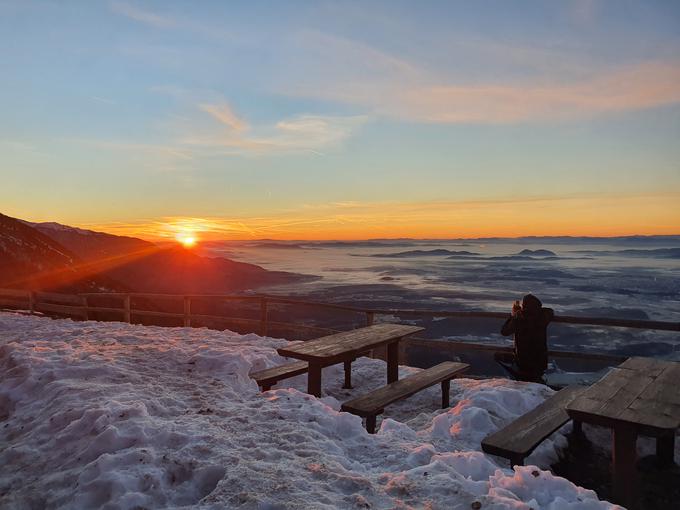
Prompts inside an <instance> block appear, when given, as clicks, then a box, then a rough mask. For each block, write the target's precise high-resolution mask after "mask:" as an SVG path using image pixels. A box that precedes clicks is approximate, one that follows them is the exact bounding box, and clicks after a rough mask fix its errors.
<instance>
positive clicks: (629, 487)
mask: <svg viewBox="0 0 680 510" xmlns="http://www.w3.org/2000/svg"><path fill="white" fill-rule="evenodd" d="M612 438H613V445H612V457H613V458H612V460H613V462H612V463H613V473H612V478H613V480H612V482H613V488H614V491H613V492H614V499H615V500H616V502H617V503H619V504H621V505H623V506H625V507H626V508H628V509H630V510H632V509H634V508H636V507H637V491H636V490H635V489H636V487H637V480H636V477H637V475H636V472H635V470H636V466H635V463H636V458H637V431H636V430H635V427H632V426H630V425H627V424H620V425H617V426H615V427H614V430H613V433H612Z"/></svg>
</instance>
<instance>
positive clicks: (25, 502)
mask: <svg viewBox="0 0 680 510" xmlns="http://www.w3.org/2000/svg"><path fill="white" fill-rule="evenodd" d="M285 343H286V341H285V340H278V339H271V338H261V337H258V336H256V335H245V336H241V335H237V334H234V333H230V332H218V331H211V330H207V329H189V328H160V327H144V326H131V325H128V324H123V323H112V322H109V323H97V322H72V321H70V320H59V321H55V320H50V319H45V318H36V317H27V316H21V315H16V314H9V313H0V507H2V508H11V509H13V508H16V509H34V508H69V509H71V508H106V509H118V508H125V509H142V508H149V509H150V508H178V507H189V508H191V507H200V508H235V507H242V508H254V509H272V510H273V509H284V508H308V509H316V508H328V509H333V508H371V509H383V508H384V509H392V508H447V509H458V508H460V509H470V508H472V509H478V508H481V509H501V508H517V509H527V510H528V509H529V508H533V509H535V510H538V509H551V510H556V509H567V508H574V509H576V508H578V509H595V508H598V509H599V508H612V507H613V505H610V504H609V503H606V502H602V501H598V499H597V497H596V495H595V493H593V492H592V491H588V490H585V489H582V488H579V487H577V486H575V485H573V484H572V483H571V482H569V481H567V480H565V479H562V478H558V477H555V476H553V475H552V474H551V473H550V472H549V471H545V470H544V469H543V468H547V466H548V465H550V463H551V462H553V461H554V460H555V459H556V456H557V448H559V447H562V446H564V445H565V444H566V440H565V438H564V436H562V435H561V434H556V435H555V436H554V437H553V438H552V440H547V441H545V442H544V444H543V445H542V446H541V447H540V448H539V449H538V450H537V451H536V452H535V454H534V455H533V456H532V457H530V458H529V459H527V463H528V464H534V465H533V466H532V465H529V466H526V467H522V468H517V470H516V471H512V470H510V469H507V468H506V466H507V463H506V462H504V461H502V460H500V459H495V458H493V457H490V456H487V455H485V454H483V453H482V452H480V451H479V444H480V441H481V439H482V438H483V437H484V436H485V435H486V434H487V433H489V432H491V431H493V430H496V429H498V428H499V427H501V426H503V425H504V424H506V423H507V422H508V421H510V420H512V419H513V418H514V417H516V416H517V415H519V414H522V413H524V412H526V411H528V410H529V409H531V408H533V407H534V406H536V405H537V404H538V403H539V402H541V401H542V400H543V399H544V398H545V397H546V396H547V395H548V394H549V393H550V390H548V389H547V388H545V387H542V386H538V385H533V384H525V383H513V382H510V381H507V380H501V379H492V380H486V381H474V380H469V379H461V380H458V381H454V383H453V384H452V391H451V395H452V407H451V408H450V409H448V410H441V409H437V407H438V403H439V399H440V394H439V388H438V387H436V388H432V389H430V390H429V391H424V392H422V393H420V394H418V395H417V396H415V397H412V398H411V399H409V400H407V401H405V402H403V403H400V404H398V405H394V406H392V407H390V408H388V413H387V414H386V415H385V416H386V418H385V419H384V420H383V421H382V424H381V426H380V430H379V432H378V433H377V434H375V435H369V434H367V433H366V431H365V430H364V428H363V427H362V424H361V420H360V419H359V418H358V417H355V416H353V415H350V414H347V413H340V412H338V409H339V406H340V401H343V400H347V399H349V397H350V396H353V395H358V394H360V393H363V392H365V391H367V390H370V389H372V388H375V387H378V386H381V385H382V384H383V383H384V377H385V367H384V364H383V363H382V362H381V361H377V360H370V359H366V358H363V359H361V360H359V361H358V362H357V363H355V365H354V367H355V369H354V385H355V389H354V390H343V389H341V388H340V385H341V382H342V372H341V366H338V367H331V368H329V369H326V370H325V371H324V375H323V381H324V392H325V394H326V395H329V396H328V397H325V398H323V399H316V398H314V397H311V396H309V395H307V394H305V393H303V392H301V391H300V390H302V389H303V388H304V387H305V383H306V379H305V376H301V377H298V378H296V379H292V380H289V381H284V384H285V383H289V384H285V387H283V388H281V389H275V390H273V391H270V392H267V393H264V394H261V393H259V392H258V388H257V386H256V384H255V383H254V382H253V381H252V380H250V379H249V378H248V372H249V371H251V370H253V369H261V368H265V367H268V366H272V365H275V364H279V363H281V362H283V361H284V360H283V359H282V358H280V357H279V356H278V355H277V354H276V350H275V348H276V347H278V346H281V345H284V344H285ZM412 370H415V369H410V368H407V367H401V374H402V375H406V374H407V373H409V372H410V371H412ZM536 466H538V467H536Z"/></svg>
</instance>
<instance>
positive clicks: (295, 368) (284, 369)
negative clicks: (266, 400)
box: [249, 361, 309, 391]
mask: <svg viewBox="0 0 680 510" xmlns="http://www.w3.org/2000/svg"><path fill="white" fill-rule="evenodd" d="M308 368H309V364H308V363H307V362H306V361H296V362H295V363H289V364H287V365H279V366H278V367H272V368H265V369H264V370H260V371H258V372H251V373H250V374H249V375H250V378H251V379H255V380H256V381H257V384H258V386H260V387H261V388H262V391H269V390H270V389H271V387H272V386H274V385H275V384H276V383H277V382H279V381H282V380H284V379H289V378H291V377H295V376H296V375H300V374H306V373H307V370H308Z"/></svg>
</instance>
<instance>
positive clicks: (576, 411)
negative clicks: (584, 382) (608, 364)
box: [566, 358, 680, 430]
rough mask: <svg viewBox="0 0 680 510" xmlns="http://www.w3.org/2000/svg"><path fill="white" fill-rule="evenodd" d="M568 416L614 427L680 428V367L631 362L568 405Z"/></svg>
mask: <svg viewBox="0 0 680 510" xmlns="http://www.w3.org/2000/svg"><path fill="white" fill-rule="evenodd" d="M566 409H567V413H568V414H569V416H571V417H572V418H575V419H579V420H582V421H587V422H591V423H595V424H600V425H605V426H609V427H612V426H614V425H616V424H619V423H622V422H623V423H628V424H633V425H636V426H639V427H645V428H650V429H661V430H673V429H677V428H678V427H680V363H677V362H673V361H662V360H657V359H651V358H628V359H627V360H626V361H624V362H623V363H622V364H621V365H619V366H618V367H616V368H614V369H612V370H611V371H610V372H609V373H608V374H607V375H606V376H604V377H603V378H602V379H600V380H599V381H598V382H596V383H595V384H593V385H592V386H590V387H589V388H587V389H586V390H585V391H584V392H583V393H582V394H581V395H580V396H579V397H577V398H576V399H574V400H573V401H572V402H571V403H569V404H568V405H567V408H566Z"/></svg>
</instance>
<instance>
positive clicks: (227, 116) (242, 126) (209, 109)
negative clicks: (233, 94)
mask: <svg viewBox="0 0 680 510" xmlns="http://www.w3.org/2000/svg"><path fill="white" fill-rule="evenodd" d="M198 107H199V108H200V109H201V110H203V111H204V112H206V113H209V114H210V115H212V116H213V117H214V118H216V119H217V120H218V121H220V122H221V123H222V124H224V125H226V126H227V127H229V128H231V129H233V130H234V131H246V130H247V129H248V128H249V126H248V123H247V122H245V121H244V120H243V119H240V118H239V117H237V116H236V114H235V113H234V112H233V111H232V109H231V106H229V105H228V104H227V103H221V104H201V105H198Z"/></svg>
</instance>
